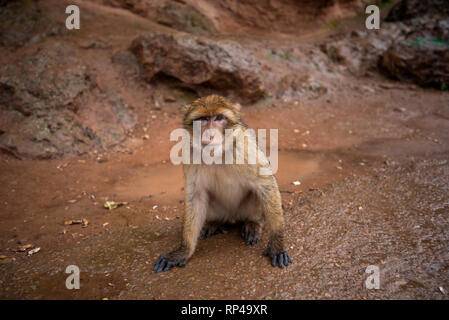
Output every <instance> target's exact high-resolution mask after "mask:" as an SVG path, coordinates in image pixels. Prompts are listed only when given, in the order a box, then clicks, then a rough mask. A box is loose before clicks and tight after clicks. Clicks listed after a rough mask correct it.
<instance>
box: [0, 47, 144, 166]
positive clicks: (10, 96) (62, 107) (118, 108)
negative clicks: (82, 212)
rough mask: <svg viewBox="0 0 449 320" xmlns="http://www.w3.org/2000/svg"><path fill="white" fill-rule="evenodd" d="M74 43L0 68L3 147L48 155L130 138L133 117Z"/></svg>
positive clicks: (0, 140) (0, 147)
mask: <svg viewBox="0 0 449 320" xmlns="http://www.w3.org/2000/svg"><path fill="white" fill-rule="evenodd" d="M98 91H99V90H98V89H96V82H95V80H94V76H93V75H92V74H90V73H89V71H88V70H87V67H86V66H85V65H84V64H83V63H82V62H81V60H80V59H79V58H78V57H77V55H76V52H75V51H74V50H73V49H72V48H71V47H70V46H66V45H61V44H55V45H54V46H49V47H47V48H45V49H41V50H37V51H35V52H34V53H32V54H31V55H29V56H26V57H25V58H24V59H23V60H21V61H19V62H17V63H12V64H9V65H6V66H4V67H2V68H0V150H2V151H4V152H7V153H10V154H13V155H15V156H16V157H19V158H23V157H31V158H49V157H53V156H57V155H63V154H82V153H85V152H87V151H89V150H90V149H91V148H97V147H100V148H108V147H111V146H114V145H116V144H118V143H119V142H121V141H123V140H124V139H125V138H126V131H127V130H129V129H130V128H132V127H133V126H134V123H135V121H136V120H135V117H134V116H133V115H132V114H131V113H130V112H129V110H128V106H127V105H126V103H124V101H123V100H122V99H121V98H120V97H119V96H117V95H116V94H115V93H113V92H109V91H107V89H106V90H105V91H106V92H105V93H99V92H98Z"/></svg>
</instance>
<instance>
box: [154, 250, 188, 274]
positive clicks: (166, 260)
mask: <svg viewBox="0 0 449 320" xmlns="http://www.w3.org/2000/svg"><path fill="white" fill-rule="evenodd" d="M179 253H180V252H179V251H173V252H171V253H169V254H161V256H160V257H159V259H157V261H156V263H155V264H154V268H153V270H154V271H156V272H162V271H164V272H165V271H168V270H170V269H171V268H172V267H175V266H178V267H184V266H185V265H186V263H187V259H186V258H184V257H183V255H180V254H179Z"/></svg>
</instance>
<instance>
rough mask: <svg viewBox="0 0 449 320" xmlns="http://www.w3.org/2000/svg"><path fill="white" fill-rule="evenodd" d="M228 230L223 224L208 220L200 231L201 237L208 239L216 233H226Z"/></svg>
mask: <svg viewBox="0 0 449 320" xmlns="http://www.w3.org/2000/svg"><path fill="white" fill-rule="evenodd" d="M226 233H228V231H227V230H226V229H225V228H224V227H223V225H222V224H220V223H216V222H208V223H206V224H205V225H204V227H203V229H201V232H200V239H206V238H209V237H210V236H213V235H214V234H226Z"/></svg>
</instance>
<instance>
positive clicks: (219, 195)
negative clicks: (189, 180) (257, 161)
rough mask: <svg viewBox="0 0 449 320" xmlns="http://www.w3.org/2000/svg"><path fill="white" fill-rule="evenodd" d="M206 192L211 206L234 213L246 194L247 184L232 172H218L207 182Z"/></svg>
mask: <svg viewBox="0 0 449 320" xmlns="http://www.w3.org/2000/svg"><path fill="white" fill-rule="evenodd" d="M205 186H206V190H207V193H208V195H209V199H210V201H211V204H212V205H213V206H215V207H221V208H223V209H225V210H226V211H229V212H232V211H236V210H237V209H238V207H239V205H240V203H241V202H242V200H243V199H244V198H245V197H246V195H247V194H248V183H247V181H245V180H243V179H242V177H241V176H239V175H238V174H236V173H234V172H232V171H231V172H229V171H227V172H226V171H225V172H218V173H215V174H213V175H211V176H209V179H208V180H207V182H206V184H205Z"/></svg>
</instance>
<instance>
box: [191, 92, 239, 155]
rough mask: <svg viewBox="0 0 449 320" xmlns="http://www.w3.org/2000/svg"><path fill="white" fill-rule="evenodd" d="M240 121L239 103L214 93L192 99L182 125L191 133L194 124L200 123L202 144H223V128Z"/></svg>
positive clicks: (231, 126)
mask: <svg viewBox="0 0 449 320" xmlns="http://www.w3.org/2000/svg"><path fill="white" fill-rule="evenodd" d="M240 122H241V119H240V105H234V104H232V103H230V102H229V101H227V100H226V99H224V98H222V97H219V96H215V95H212V96H208V97H205V98H200V99H198V100H196V101H194V102H193V103H192V104H190V105H189V106H188V108H187V111H186V114H185V116H184V127H185V128H186V129H187V130H188V131H189V132H190V134H191V135H192V134H193V131H194V130H193V127H194V125H195V124H196V125H198V124H201V144H202V146H223V144H224V136H225V130H226V129H233V128H234V127H235V126H236V125H237V124H240Z"/></svg>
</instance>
